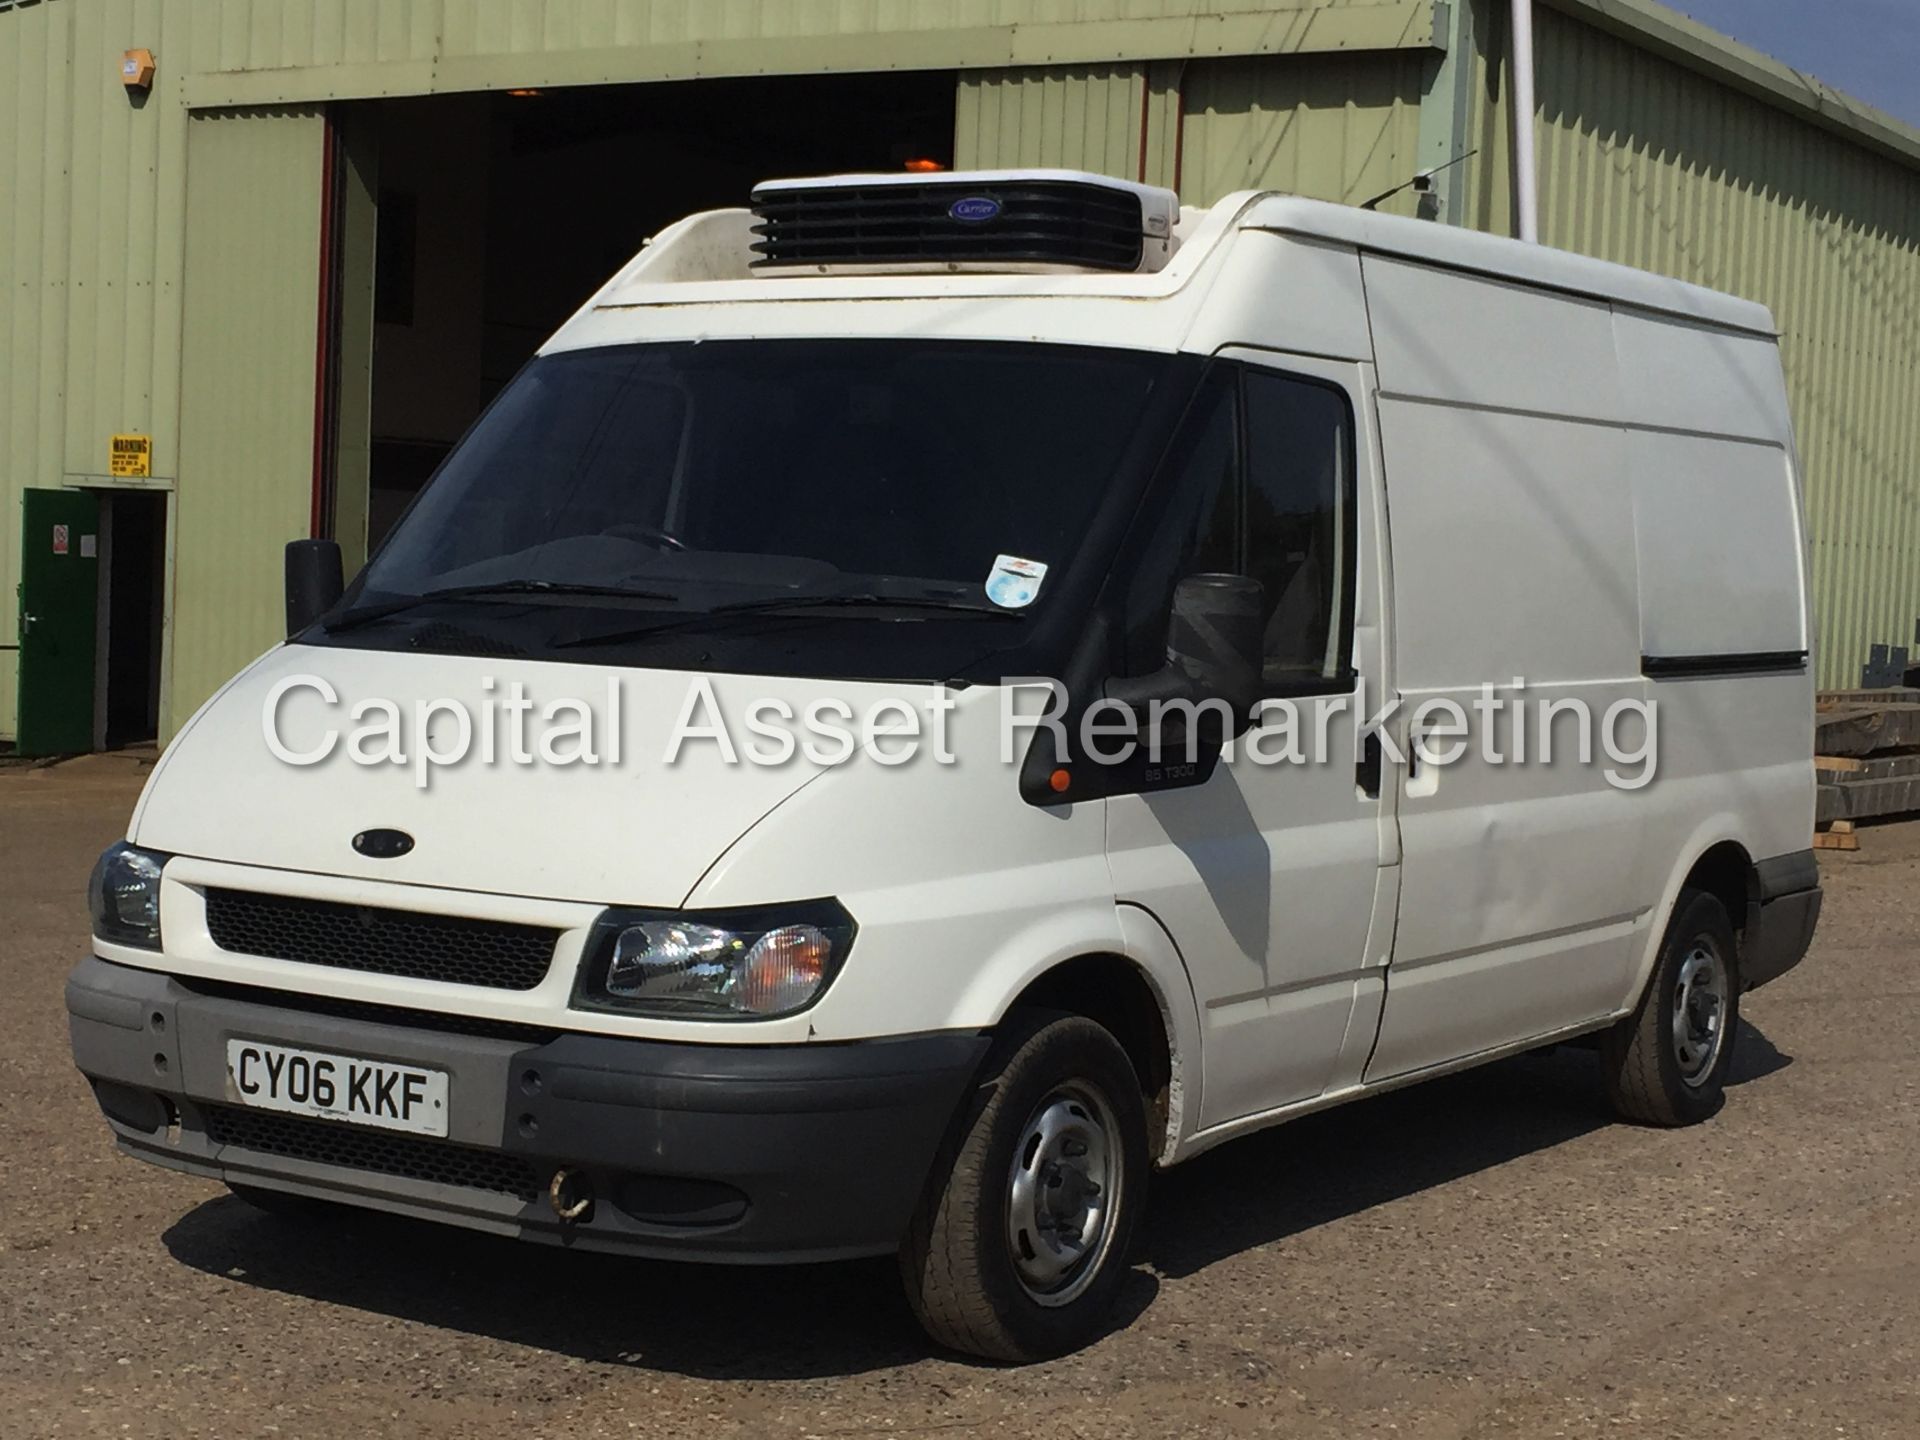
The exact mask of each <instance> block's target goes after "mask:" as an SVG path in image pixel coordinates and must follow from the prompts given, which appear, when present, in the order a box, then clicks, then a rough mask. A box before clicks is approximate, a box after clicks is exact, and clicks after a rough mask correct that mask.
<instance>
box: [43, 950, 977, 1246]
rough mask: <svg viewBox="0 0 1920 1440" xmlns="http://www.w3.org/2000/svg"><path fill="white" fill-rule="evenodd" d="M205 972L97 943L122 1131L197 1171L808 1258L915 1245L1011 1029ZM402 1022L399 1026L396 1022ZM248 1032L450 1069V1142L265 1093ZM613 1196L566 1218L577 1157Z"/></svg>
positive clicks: (410, 1206) (89, 1053)
mask: <svg viewBox="0 0 1920 1440" xmlns="http://www.w3.org/2000/svg"><path fill="white" fill-rule="evenodd" d="M365 1009H366V1007H352V1006H347V1005H342V1004H339V1003H337V1002H327V1001H325V1000H322V999H313V998H309V997H303V996H297V995H292V994H287V995H280V994H279V993H278V992H272V991H259V990H247V991H241V992H237V993H236V992H233V991H232V990H230V989H221V988H219V987H211V986H204V985H202V984H201V983H200V982H197V981H190V980H189V981H181V980H176V979H173V978H170V977H168V976H166V975H163V974H160V973H157V972H154V971H147V970H139V969H133V968H130V967H127V966H122V965H114V964H111V963H109V962H107V961H104V960H100V959H98V958H89V959H87V960H84V961H82V962H81V964H80V965H79V967H78V968H77V969H76V970H75V971H74V972H73V975H72V977H71V978H70V979H69V980H68V981H67V1012H68V1020H69V1025H70V1029H71V1033H72V1038H73V1053H74V1061H75V1063H76V1064H77V1065H78V1066H79V1068H80V1070H81V1072H82V1073H83V1074H84V1075H86V1076H87V1078H88V1080H90V1081H91V1082H92V1084H93V1087H94V1093H95V1097H96V1098H97V1099H98V1100H99V1102H100V1106H101V1109H102V1111H103V1112H104V1113H105V1114H106V1116H107V1120H108V1123H109V1124H110V1125H111V1126H112V1128H113V1131H114V1135H115V1137H116V1138H117V1140H118V1142H119V1145H120V1148H121V1149H122V1150H124V1151H126V1152H127V1153H128V1154H130V1155H134V1156H137V1157H138V1158H140V1159H143V1160H149V1161H152V1162H153V1163H155V1164H158V1165H164V1166H167V1167H169V1168H171V1169H175V1170H184V1171H187V1172H189V1173H192V1174H198V1175H205V1176H208V1177H211V1178H214V1179H219V1180H225V1181H230V1182H233V1183H237V1184H242V1185H253V1186H258V1187H261V1188H265V1189H273V1190H281V1191H286V1192H289V1193H292V1194H296V1195H307V1196H314V1197H318V1198H323V1199H329V1200H340V1201H346V1202H348V1203H351V1204H355V1205H363V1206H368V1207H371V1208H374V1209H380V1210H389V1211H393V1212H396V1213H400V1214H405V1215H414V1216H420V1217H423V1218H427V1219H434V1220H443V1221H448V1222H451V1223H454V1224H459V1225H465V1226H468V1227H471V1228H473V1229H477V1230H486V1231H492V1232H494V1233H499V1234H508V1235H516V1236H520V1237H523V1238H528V1239H537V1240H546V1241H551V1242H554V1243H559V1244H566V1245H574V1246H579V1247H581V1248H586V1249H601V1250H618V1251H624V1252H628V1253H632V1254H640V1255H655V1256H662V1257H676V1258H688V1259H709V1260H737V1261H798V1260H824V1259H835V1258H840V1257H844V1256H853V1255H872V1254H884V1253H887V1252H889V1251H891V1250H893V1249H895V1248H897V1246H898V1244H899V1241H900V1238H901V1237H902V1235H904V1233H905V1231H906V1227H907V1222H908V1219H909V1217H910V1216H911V1214H912V1212H913V1208H914V1205H915V1204H916V1203H917V1201H918V1199H919V1196H920V1191H921V1187H922V1185H923V1183H924V1181H925V1179H926V1176H927V1172H928V1170H929V1168H930V1167H931V1165H932V1162H933V1157H934V1153H935V1151H936V1150H937V1148H938V1147H939V1144H940V1140H941V1137H942V1136H943V1135H944V1134H945V1132H946V1128H947V1125H948V1123H949V1121H950V1120H951V1118H952V1116H953V1114H954V1112H955V1110H956V1109H957V1107H958V1106H959V1105H960V1103H961V1101H962V1099H963V1098H964V1096H965V1095H966V1094H967V1092H968V1089H969V1087H970V1084H971V1081H972V1078H973V1075H974V1072H975V1071H976V1069H977V1068H978V1065H979V1062H980V1060H981V1058H982V1056H983V1055H984V1054H985V1052H986V1049H987V1045H988V1043H989V1041H988V1037H986V1036H984V1035H980V1034H974V1033H941V1034H931V1035H914V1036H903V1037H899V1038H894V1039H885V1040H872V1041H863V1042H858V1043H853V1044H835V1045H781V1046H767V1045H760V1046H756V1045H692V1044H678V1043H668V1042H662V1041H651V1040H630V1039H621V1038H613V1037H607V1036H597V1035H580V1034H570V1033H546V1032H533V1031H527V1030H523V1029H520V1028H519V1027H512V1028H506V1027H494V1026H489V1025H488V1024H487V1023H486V1022H481V1021H475V1022H472V1024H471V1026H470V1027H467V1028H470V1029H471V1031H473V1032H478V1033H463V1029H462V1027H461V1022H459V1021H458V1020H457V1019H455V1018H453V1017H446V1016H440V1015H430V1016H429V1015H422V1016H420V1017H419V1019H420V1020H423V1021H426V1022H427V1024H425V1025H414V1024H409V1023H405V1022H406V1020H407V1018H408V1017H407V1016H406V1015H405V1014H404V1013H403V1012H392V1011H385V1010H382V1011H378V1012H375V1013H374V1014H373V1016H372V1017H371V1018H369V1017H368V1015H367V1014H366V1013H365ZM396 1022H400V1023H396ZM230 1036H240V1037H245V1038H249V1039H257V1040H268V1041H274V1042H278V1043H282V1044H286V1045H292V1046H297V1047H301V1048H306V1049H313V1050H322V1051H331V1052H338V1053H343V1054H348V1055H356V1056H364V1057H368V1058H373V1059H384V1060H390V1061H394V1062H398V1063H402V1064H416V1065H424V1066H430V1067H433V1068H436V1069H441V1070H445V1071H446V1072H448V1075H449V1081H448V1085H449V1093H448V1111H449V1115H448V1135H447V1138H446V1139H444V1140H441V1139H430V1138H426V1137H420V1136H414V1135H402V1134H394V1133H391V1132H388V1131H382V1130H374V1129H368V1128H366V1127H363V1126H358V1125H350V1124H346V1123H342V1122H339V1121H334V1120H320V1119H307V1118H304V1117H299V1116H293V1115H283V1114H280V1113H278V1112H272V1111H263V1110H253V1109H247V1108H245V1107H242V1106H240V1105H238V1104H236V1103H235V1101H236V1098H237V1096H236V1092H235V1091H234V1089H233V1087H232V1084H231V1082H230V1080H229V1078H228V1075H227V1068H226V1053H227V1040H228V1038H229V1037H230ZM563 1167H565V1168H569V1169H572V1170H575V1171H577V1172H582V1173H583V1174H584V1175H585V1176H586V1178H587V1180H588V1181H589V1183H590V1185H591V1192H592V1195H593V1197H594V1198H593V1204H592V1207H591V1209H590V1210H589V1211H588V1213H586V1214H585V1215H583V1216H581V1217H580V1218H578V1219H576V1220H572V1221H563V1220H562V1219H560V1217H559V1216H558V1215H557V1214H556V1213H555V1211H554V1209H553V1207H552V1206H551V1205H550V1204H549V1202H548V1187H549V1186H550V1184H551V1182H552V1179H553V1176H554V1174H555V1172H556V1171H557V1170H559V1169H561V1168H563Z"/></svg>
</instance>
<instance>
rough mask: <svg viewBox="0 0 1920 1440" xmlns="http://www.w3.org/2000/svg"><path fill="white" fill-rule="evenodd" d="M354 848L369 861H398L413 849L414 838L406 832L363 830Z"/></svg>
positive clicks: (354, 839)
mask: <svg viewBox="0 0 1920 1440" xmlns="http://www.w3.org/2000/svg"><path fill="white" fill-rule="evenodd" d="M353 848H354V849H355V850H358V851H359V852H360V853H361V854H362V855H364V856H366V857H367V858H368V859H369V860H398V859H399V858H400V857H401V856H402V855H405V854H406V853H407V852H408V851H410V850H412V849H413V837H412V836H411V835H409V834H407V832H406V831H404V830H362V831H361V832H360V833H359V834H358V835H356V836H354V837H353Z"/></svg>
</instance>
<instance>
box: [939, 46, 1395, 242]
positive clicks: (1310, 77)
mask: <svg viewBox="0 0 1920 1440" xmlns="http://www.w3.org/2000/svg"><path fill="white" fill-rule="evenodd" d="M1425 64H1426V57H1425V56H1424V55H1423V54H1422V53H1421V52H1419V51H1386V52H1381V53H1377V54H1370V55H1257V56H1246V57H1241V58H1236V59H1230V60H1194V61H1190V62H1161V63H1155V64H1151V65H1149V64H1139V65H1128V66H1094V67H1078V68H1075V67H1064V66H1056V67H1039V68H1028V69H1020V70H991V71H980V72H969V73H966V74H963V75H962V76H961V80H960V95H959V108H958V123H957V125H956V136H955V140H956V144H955V151H956V157H955V163H957V164H959V165H961V166H963V167H966V166H1006V165H1060V166H1066V167H1068V168H1071V169H1077V170H1092V171H1096V172H1098V173H1101V174H1106V175H1118V176H1121V177H1123V178H1125V179H1130V180H1137V179H1144V180H1148V181H1150V182H1152V183H1154V184H1162V185H1177V187H1178V188H1179V191H1180V196H1181V199H1182V200H1184V201H1185V202H1187V203H1188V204H1191V205H1207V204H1211V203H1212V202H1213V201H1215V200H1218V199H1219V198H1220V197H1221V196H1222V195H1226V194H1228V193H1230V192H1232V191H1235V190H1246V189H1274V190H1290V191H1293V192H1295V193H1296V194H1300V195H1310V196H1312V197H1313V198H1315V199H1320V200H1338V201H1344V202H1346V203H1348V204H1359V203H1361V202H1363V201H1366V200H1369V199H1371V198H1373V197H1374V196H1376V195H1379V194H1381V193H1382V192H1383V191H1386V190H1389V189H1392V188H1393V187H1394V186H1396V185H1399V184H1401V183H1403V182H1405V181H1406V180H1408V179H1409V178H1411V176H1412V175H1413V172H1414V171H1415V170H1417V169H1418V168H1419V162H1418V158H1417V156H1418V150H1419V141H1420V99H1421V88H1422V79H1423V75H1424V66H1425ZM1411 204H1412V197H1411V196H1409V197H1407V198H1406V199H1404V200H1401V201H1397V202H1395V203H1394V204H1393V205H1390V206H1388V207H1386V208H1389V209H1405V208H1408V207H1410V206H1411Z"/></svg>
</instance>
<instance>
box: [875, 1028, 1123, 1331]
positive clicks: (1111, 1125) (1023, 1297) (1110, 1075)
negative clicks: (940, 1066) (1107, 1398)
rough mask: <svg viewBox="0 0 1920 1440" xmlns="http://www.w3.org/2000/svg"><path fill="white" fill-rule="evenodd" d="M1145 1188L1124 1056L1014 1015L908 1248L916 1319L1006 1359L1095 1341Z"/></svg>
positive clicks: (1090, 1036) (1099, 1039)
mask: <svg viewBox="0 0 1920 1440" xmlns="http://www.w3.org/2000/svg"><path fill="white" fill-rule="evenodd" d="M1146 1177H1147V1121H1146V1107H1145V1104H1144V1103H1143V1101H1142V1099H1141V1094H1140V1082H1139V1079H1138V1078H1137V1077H1136V1075H1135V1074H1134V1070H1133V1066H1132V1064H1131V1063H1130V1062H1129V1061H1128V1059H1127V1055H1126V1052H1125V1051H1124V1050H1122V1049H1121V1048H1120V1045H1119V1042H1117V1041H1116V1040H1115V1039H1114V1038H1113V1036H1112V1035H1111V1034H1109V1033H1108V1032H1107V1031H1106V1030H1105V1029H1104V1028H1103V1027H1101V1026H1099V1025H1097V1024H1095V1023H1094V1022H1093V1021H1091V1020H1087V1019H1085V1018H1083V1017H1081V1016H1078V1015H1065V1014H1060V1013H1057V1012H1032V1013H1028V1014H1020V1015H1015V1016H1013V1017H1012V1018H1010V1019H1009V1020H1008V1022H1007V1028H1006V1029H1005V1031H1003V1032H1002V1034H1001V1036H1000V1037H999V1039H998V1040H997V1041H996V1042H995V1044H994V1048H993V1050H992V1052H991V1053H990V1055H989V1056H988V1059H987V1062H986V1067H985V1070H984V1072H983V1074H982V1076H981V1078H980V1081H979V1083H978V1085H977V1086H976V1088H975V1090H974V1092H973V1095H972V1098H971V1100H970V1102H969V1108H968V1109H967V1111H966V1112H965V1113H964V1114H962V1115H961V1116H960V1117H959V1119H958V1120H957V1121H956V1123H955V1129H954V1134H953V1135H952V1136H950V1137H949V1140H948V1143H947V1145H946V1147H945V1148H944V1149H943V1150H942V1152H941V1157H940V1160H939V1161H938V1162H937V1163H936V1164H935V1167H934V1173H933V1175H932V1176H931V1177H930V1179H929V1180H928V1183H927V1190H926V1193H925V1195H924V1196H923V1197H922V1199H921V1202H920V1208H919V1210H918V1211H917V1212H916V1213H915V1215H914V1219H913V1224H912V1225H911V1227H910V1228H909V1231H908V1234H907V1239H906V1243H905V1244H904V1245H902V1247H901V1251H900V1269H901V1274H902V1277H903V1278H904V1280H905V1281H906V1288H907V1299H908V1301H909V1302H910V1303H911V1304H912V1306H913V1311H914V1314H915V1315H916V1316H918V1317H919V1320H920V1323H921V1324H922V1325H923V1326H924V1327H925V1328H926V1330H927V1333H928V1334H929V1335H931V1336H932V1337H933V1338H934V1339H935V1340H938V1341H939V1342H940V1343H942V1344H944V1345H948V1346H951V1347H952V1348H953V1349H955V1350H963V1351H966V1352H968V1353H970V1354H974V1355H982V1356H985V1357H987V1358H989V1359H994V1360H1012V1361H1027V1360H1038V1359H1042V1358H1045V1357H1047V1356H1050V1355H1059V1354H1064V1353H1065V1352H1067V1351H1069V1350H1074V1349H1078V1348H1079V1347H1080V1346H1082V1345H1085V1344H1087V1343H1088V1342H1089V1341H1091V1340H1094V1339H1095V1338H1097V1337H1098V1336H1099V1335H1100V1333H1101V1332H1102V1330H1103V1329H1104V1328H1105V1326H1106V1324H1107V1317H1108V1315H1109V1314H1110V1312H1111V1311H1112V1308H1113V1305H1114V1301H1115V1299H1116V1297H1117V1296H1118V1293H1119V1290H1120V1287H1121V1286H1122V1285H1123V1284H1124V1283H1125V1281H1126V1276H1127V1270H1128V1262H1129V1256H1130V1254H1131V1251H1132V1248H1133V1237H1134V1234H1135V1232H1136V1229H1137V1227H1138V1222H1139V1217H1140V1213H1141V1210H1142V1209H1143V1207H1144V1202H1145V1199H1146Z"/></svg>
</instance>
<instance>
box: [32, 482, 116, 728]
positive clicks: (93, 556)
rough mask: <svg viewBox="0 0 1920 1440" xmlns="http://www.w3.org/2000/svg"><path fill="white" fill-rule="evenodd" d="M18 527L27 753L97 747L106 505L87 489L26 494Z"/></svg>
mask: <svg viewBox="0 0 1920 1440" xmlns="http://www.w3.org/2000/svg"><path fill="white" fill-rule="evenodd" d="M21 503H22V505H23V506H24V508H25V514H24V515H23V516H22V517H21V518H22V521H23V523H22V525H21V527H20V535H21V540H20V550H21V555H20V719H19V726H18V730H17V735H18V745H19V751H20V753H21V754H22V755H71V754H76V753H78V752H80V751H83V750H91V749H92V748H93V660H94V656H93V646H94V621H95V610H96V607H97V605H98V597H99V583H100V559H99V553H100V551H99V544H100V504H99V502H98V501H97V500H96V499H94V497H93V496H91V495H89V494H87V493H86V491H84V490H28V491H25V492H24V493H23V495H22V500H21Z"/></svg>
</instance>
